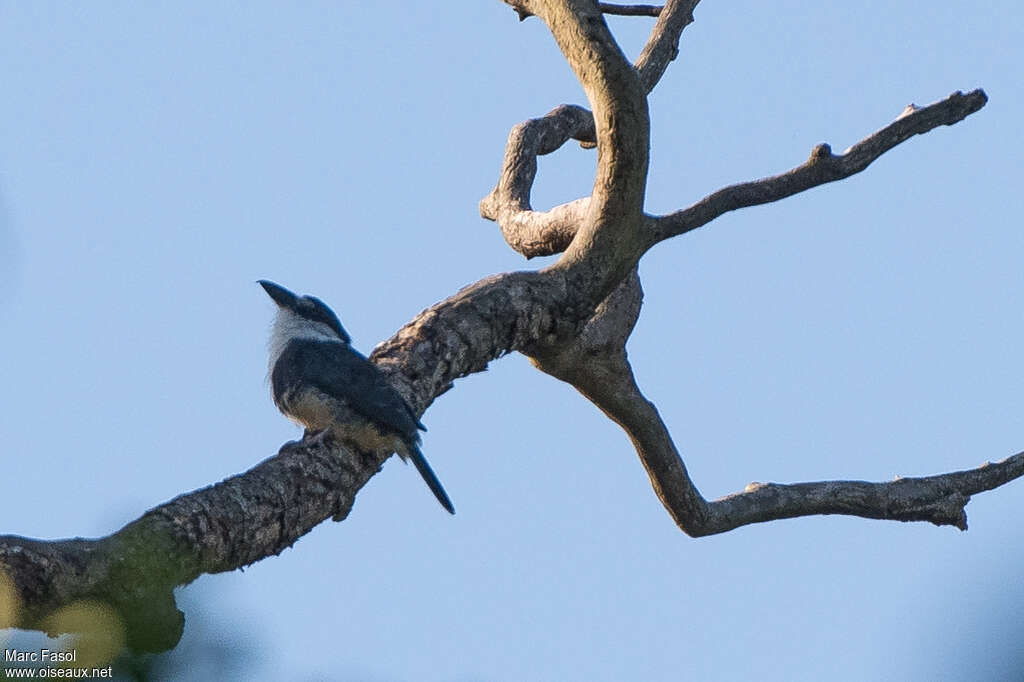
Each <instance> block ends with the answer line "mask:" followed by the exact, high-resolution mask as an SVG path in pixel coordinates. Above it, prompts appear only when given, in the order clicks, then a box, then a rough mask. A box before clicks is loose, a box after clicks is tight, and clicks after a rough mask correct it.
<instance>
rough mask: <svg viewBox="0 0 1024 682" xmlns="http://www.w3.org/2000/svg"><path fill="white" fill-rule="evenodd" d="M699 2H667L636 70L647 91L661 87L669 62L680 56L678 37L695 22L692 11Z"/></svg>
mask: <svg viewBox="0 0 1024 682" xmlns="http://www.w3.org/2000/svg"><path fill="white" fill-rule="evenodd" d="M699 2H700V0H668V2H666V3H665V7H664V8H663V9H662V11H661V13H660V15H659V16H658V21H657V22H656V23H655V24H654V29H653V30H652V31H651V37H650V38H648V39H647V44H646V45H644V49H643V51H642V52H641V53H640V56H639V57H638V58H637V60H636V71H637V74H639V76H640V83H641V84H642V85H643V88H644V92H651V91H652V90H654V86H655V85H657V84H658V81H659V80H661V77H662V76H663V75H664V73H665V70H666V69H667V68H668V65H669V62H671V61H672V60H673V59H675V58H676V57H678V56H679V36H681V35H682V33H683V29H685V28H686V27H687V26H689V25H690V24H691V23H693V10H694V8H695V7H697V3H699Z"/></svg>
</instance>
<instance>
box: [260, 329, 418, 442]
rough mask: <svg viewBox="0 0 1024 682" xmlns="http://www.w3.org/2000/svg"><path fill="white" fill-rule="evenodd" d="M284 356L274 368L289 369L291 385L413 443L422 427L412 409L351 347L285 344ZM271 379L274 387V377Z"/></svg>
mask: <svg viewBox="0 0 1024 682" xmlns="http://www.w3.org/2000/svg"><path fill="white" fill-rule="evenodd" d="M284 355H287V356H289V357H285V356H284ZM284 355H282V357H281V360H283V361H284V362H281V361H279V362H278V363H277V364H278V365H279V366H283V367H289V368H290V369H289V373H291V372H295V374H296V376H293V377H288V378H289V379H291V381H301V382H302V383H304V384H307V385H311V386H316V387H317V388H319V389H320V390H321V391H323V392H324V393H326V394H328V395H331V396H335V397H338V398H341V399H343V400H345V401H346V402H347V403H348V405H349V406H350V407H351V408H352V409H354V410H355V411H356V412H358V413H359V414H361V415H363V416H364V417H367V418H369V419H372V420H373V421H375V422H377V423H379V424H380V425H382V426H384V427H385V428H386V429H387V430H389V431H391V432H393V433H397V434H399V435H401V436H402V437H403V438H404V439H405V440H408V441H410V442H415V441H416V440H417V437H416V429H418V428H422V426H423V425H422V424H420V423H419V420H417V419H416V415H415V414H414V413H413V411H412V408H411V407H409V405H408V403H406V402H405V399H403V398H402V396H401V394H400V393H399V392H398V391H397V390H395V387H394V386H392V385H391V382H390V381H388V378H387V375H385V374H384V373H383V372H382V371H380V370H379V369H378V368H377V366H376V365H374V364H373V363H372V362H370V361H369V360H367V359H366V358H365V357H363V356H362V355H361V354H360V353H358V352H356V351H355V350H353V349H352V347H351V346H349V345H347V344H344V343H336V342H326V341H312V340H296V341H292V342H291V343H290V344H288V348H287V349H286V350H285V353H284ZM275 375H276V372H275ZM273 379H274V381H275V383H276V380H277V377H276V376H274V377H273ZM291 381H288V382H286V383H291Z"/></svg>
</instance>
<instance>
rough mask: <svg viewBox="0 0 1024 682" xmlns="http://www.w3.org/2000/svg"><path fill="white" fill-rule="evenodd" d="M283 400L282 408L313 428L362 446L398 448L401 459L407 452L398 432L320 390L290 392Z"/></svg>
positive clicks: (388, 449)
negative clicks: (382, 425) (298, 392)
mask: <svg viewBox="0 0 1024 682" xmlns="http://www.w3.org/2000/svg"><path fill="white" fill-rule="evenodd" d="M283 402H284V405H283V406H282V408H283V409H282V411H283V412H284V413H285V414H287V415H288V417H290V418H291V419H292V420H293V421H295V422H297V423H299V424H300V425H302V426H304V427H306V428H307V429H309V430H310V431H323V430H324V429H329V430H330V431H331V433H332V434H333V435H334V436H335V437H336V438H338V439H339V440H341V441H345V442H349V443H352V444H353V445H355V446H356V447H357V448H359V449H360V450H373V451H385V450H386V451H389V452H397V453H398V455H399V456H400V457H401V458H402V459H405V458H406V457H407V456H408V449H407V447H406V444H405V443H404V442H403V441H402V439H401V438H400V437H399V436H397V435H395V434H392V433H385V432H384V431H383V430H382V429H381V428H380V427H379V426H378V425H377V424H376V423H375V422H373V421H371V420H369V419H367V418H366V417H364V416H363V415H361V414H359V413H358V412H356V411H355V410H353V409H351V408H350V407H349V406H348V405H346V404H345V403H343V402H341V401H339V400H336V399H334V398H331V397H330V396H328V395H326V394H324V393H322V392H320V391H317V390H315V389H311V390H306V391H302V392H301V394H299V395H288V396H286V397H285V400H284V401H283Z"/></svg>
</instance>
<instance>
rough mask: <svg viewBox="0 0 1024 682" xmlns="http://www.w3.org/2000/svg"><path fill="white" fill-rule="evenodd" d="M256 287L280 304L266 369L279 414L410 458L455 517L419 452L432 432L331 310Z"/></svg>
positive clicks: (270, 287)
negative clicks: (422, 441)
mask: <svg viewBox="0 0 1024 682" xmlns="http://www.w3.org/2000/svg"><path fill="white" fill-rule="evenodd" d="M258 283H259V285H260V286H262V287H263V289H264V290H265V291H266V292H267V294H268V295H269V296H270V298H272V299H273V300H274V303H276V304H277V314H276V315H275V317H274V323H273V327H272V328H271V332H270V364H269V375H270V387H271V393H272V395H273V398H274V404H275V405H277V408H278V409H279V410H280V411H281V412H282V413H283V414H284V415H285V416H286V417H288V418H289V419H291V420H293V421H295V422H297V423H299V424H300V425H302V426H304V427H305V428H306V429H307V430H308V432H309V433H311V434H312V433H317V434H324V435H332V436H334V437H336V438H337V439H339V440H342V441H348V442H350V443H354V444H355V445H356V446H357V447H358V448H360V449H363V450H378V451H381V450H388V451H391V452H395V453H398V456H399V457H401V458H402V460H403V461H408V460H410V459H411V460H412V463H413V464H414V465H415V466H416V469H417V470H418V471H419V472H420V475H421V476H422V477H423V480H424V481H425V482H426V484H427V487H429V488H430V490H431V492H433V493H434V497H436V498H437V501H438V502H440V503H441V506H442V507H444V508H445V510H447V511H448V513H450V514H454V513H455V508H454V506H452V502H451V500H450V499H449V497H448V493H446V492H445V490H444V487H443V486H442V485H441V482H440V481H439V480H438V478H437V475H436V474H434V470H433V469H431V468H430V464H428V463H427V460H426V458H425V457H424V456H423V453H422V452H421V451H420V434H419V432H420V431H426V430H427V427H425V426H424V425H423V424H422V423H421V422H420V420H419V418H418V417H417V416H416V413H415V412H413V409H412V407H411V406H410V405H409V403H408V402H406V400H405V399H404V398H403V397H402V395H401V394H400V393H399V392H398V390H397V389H396V388H395V387H394V385H393V384H392V383H391V381H390V380H389V379H388V377H387V375H386V374H384V372H383V371H381V370H380V368H378V367H377V365H375V364H373V363H372V362H370V361H369V360H368V359H367V358H366V356H365V355H363V354H362V353H360V352H359V351H357V350H356V349H354V348H353V347H352V339H351V338H350V337H349V335H348V332H346V331H345V328H344V327H342V326H341V322H340V321H339V320H338V316H337V315H335V314H334V311H333V310H331V309H330V308H329V307H328V306H327V304H326V303H324V302H323V301H321V300H320V299H319V298H316V297H315V296H299V295H297V294H295V293H292V292H291V291H289V290H288V289H285V288H284V287H283V286H281V285H280V284H276V283H274V282H271V281H269V280H265V279H261V280H259V281H258Z"/></svg>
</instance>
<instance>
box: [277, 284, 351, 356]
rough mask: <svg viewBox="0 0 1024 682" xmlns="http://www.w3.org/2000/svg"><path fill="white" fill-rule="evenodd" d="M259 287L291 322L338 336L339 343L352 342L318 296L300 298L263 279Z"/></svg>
mask: <svg viewBox="0 0 1024 682" xmlns="http://www.w3.org/2000/svg"><path fill="white" fill-rule="evenodd" d="M259 285H260V286H261V287H263V290H264V291H266V292H267V294H269V295H270V298H272V299H274V303H276V304H277V309H278V314H279V315H280V314H284V315H285V316H286V317H288V318H291V321H293V322H295V323H300V324H303V325H308V326H309V327H310V328H311V329H312V330H315V331H318V332H322V333H323V334H326V335H328V336H336V337H337V338H338V340H339V341H343V342H345V343H351V342H352V339H351V338H350V337H349V335H348V332H346V331H345V328H344V327H342V326H341V322H340V321H339V320H338V316H337V315H335V314H334V311H333V310H331V309H330V308H328V307H327V304H326V303H324V302H323V301H321V300H320V299H319V298H317V297H316V296H299V295H297V294H294V293H292V292H291V291H288V290H287V289H285V288H284V287H283V286H281V285H280V284H275V283H274V282H271V281H270V280H266V279H261V280H260V281H259Z"/></svg>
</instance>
